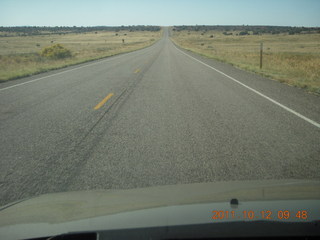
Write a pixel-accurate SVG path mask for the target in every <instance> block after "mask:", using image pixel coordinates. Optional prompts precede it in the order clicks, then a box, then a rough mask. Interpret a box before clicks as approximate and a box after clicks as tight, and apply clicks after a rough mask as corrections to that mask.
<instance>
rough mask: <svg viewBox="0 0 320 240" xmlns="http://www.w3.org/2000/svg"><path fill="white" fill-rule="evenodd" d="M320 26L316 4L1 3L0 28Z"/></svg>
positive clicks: (257, 0)
mask: <svg viewBox="0 0 320 240" xmlns="http://www.w3.org/2000/svg"><path fill="white" fill-rule="evenodd" d="M121 25H125V26H127V25H159V26H173V25H275V26H304V27H320V0H158V1H155V0H131V1H129V0H88V1H85V0H0V26H121Z"/></svg>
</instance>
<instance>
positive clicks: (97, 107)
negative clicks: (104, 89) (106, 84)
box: [94, 93, 113, 110]
mask: <svg viewBox="0 0 320 240" xmlns="http://www.w3.org/2000/svg"><path fill="white" fill-rule="evenodd" d="M112 96H113V93H110V94H108V96H106V97H105V98H104V99H103V100H102V101H101V102H99V103H98V104H97V106H95V107H94V110H98V109H99V108H101V107H102V106H103V104H105V103H106V102H107V101H108V100H109V99H110V98H111V97H112Z"/></svg>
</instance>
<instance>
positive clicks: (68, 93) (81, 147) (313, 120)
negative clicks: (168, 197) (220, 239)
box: [0, 29, 320, 205]
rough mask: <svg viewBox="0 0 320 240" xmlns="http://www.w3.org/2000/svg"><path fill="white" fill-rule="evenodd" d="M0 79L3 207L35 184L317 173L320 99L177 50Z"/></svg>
mask: <svg viewBox="0 0 320 240" xmlns="http://www.w3.org/2000/svg"><path fill="white" fill-rule="evenodd" d="M168 35H169V34H168V30H167V29H165V31H164V35H163V38H162V39H161V40H159V41H158V42H157V43H156V44H154V45H153V46H151V47H148V48H145V49H143V50H139V51H136V52H132V53H127V54H122V55H118V56H114V57H110V58H107V59H103V60H99V61H95V62H91V63H86V64H82V65H78V66H74V67H69V68H65V69H62V70H57V71H53V72H49V73H45V74H40V75H37V76H33V77H29V78H24V79H20V80H15V81H10V82H6V83H2V84H1V85H0V158H1V160H0V161H1V162H0V163H1V171H0V205H4V204H6V203H9V202H12V201H15V200H18V199H22V198H26V197H30V196H35V195H38V194H43V193H51V192H61V191H74V190H87V189H128V188H137V187H147V186H155V185H166V184H178V183H195V182H209V181H229V180H230V181H231V180H257V179H287V178H296V179H320V125H319V123H320V98H319V97H318V96H315V95H312V94H308V93H306V92H304V91H303V90H300V89H297V88H294V87H290V86H287V85H285V84H281V83H278V82H276V81H272V80H269V79H266V78H263V77H260V76H257V75H254V74H251V73H247V72H244V71H241V70H239V69H236V68H234V67H232V66H230V65H227V64H224V63H220V62H217V61H214V60H209V59H205V58H202V57H200V56H197V55H195V54H192V53H190V52H187V51H184V50H181V49H179V48H177V47H175V45H174V44H173V43H172V42H171V40H170V38H169V36H168Z"/></svg>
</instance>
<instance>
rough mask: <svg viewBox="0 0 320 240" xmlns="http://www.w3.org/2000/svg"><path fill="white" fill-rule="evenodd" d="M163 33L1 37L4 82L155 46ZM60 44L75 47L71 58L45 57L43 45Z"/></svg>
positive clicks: (0, 74) (0, 72) (0, 69)
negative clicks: (43, 55) (42, 52)
mask: <svg viewBox="0 0 320 240" xmlns="http://www.w3.org/2000/svg"><path fill="white" fill-rule="evenodd" d="M161 34H162V31H158V32H150V31H141V32H138V31H135V32H130V31H119V32H113V31H99V32H96V33H95V32H87V33H79V34H76V33H70V34H65V35H63V34H61V35H59V34H55V35H35V36H12V37H0V81H6V80H10V79H15V78H19V77H24V76H29V75H32V74H35V73H40V72H45V71H49V70H52V69H58V68H61V67H65V66H69V65H73V64H77V63H82V62H86V61H90V60H94V59H99V58H104V57H108V56H112V55H116V54H119V53H125V52H130V51H134V50H137V49H141V48H144V47H147V46H150V45H152V44H153V43H154V42H155V41H157V40H158V39H159V38H160V37H161ZM122 39H124V42H123V40H122ZM58 43H59V44H61V45H63V46H64V47H65V48H67V49H69V50H71V53H72V57H71V58H65V59H59V60H57V59H56V60H54V59H48V58H45V57H41V55H40V53H41V51H42V49H43V48H45V47H48V46H51V45H53V44H58Z"/></svg>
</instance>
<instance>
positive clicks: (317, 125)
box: [174, 45, 320, 128]
mask: <svg viewBox="0 0 320 240" xmlns="http://www.w3.org/2000/svg"><path fill="white" fill-rule="evenodd" d="M174 47H175V48H176V49H177V50H178V51H180V52H181V53H183V54H184V55H186V56H188V57H189V58H192V59H193V60H195V61H197V62H199V63H201V64H203V65H205V66H206V67H208V68H211V69H213V70H214V71H216V72H218V73H220V74H222V75H223V76H225V77H227V78H229V79H231V80H232V81H234V82H236V83H238V84H240V85H241V86H243V87H245V88H247V89H249V90H251V91H252V92H254V93H256V94H258V95H260V96H261V97H263V98H265V99H267V100H269V101H270V102H272V103H274V104H276V105H278V106H279V107H281V108H283V109H285V110H287V111H288V112H290V113H292V114H294V115H296V116H297V117H299V118H301V119H303V120H305V121H307V122H308V123H311V124H312V125H314V126H316V127H318V128H320V124H319V123H317V122H315V121H313V120H311V119H309V118H307V117H305V116H303V115H302V114H300V113H298V112H296V111H294V110H292V109H291V108H288V107H286V106H284V105H282V104H281V103H279V102H277V101H276V100H273V99H272V98H269V97H268V96H266V95H264V94H262V93H261V92H259V91H257V90H255V89H253V88H251V87H249V86H247V85H245V84H243V83H242V82H240V81H238V80H237V79H235V78H233V77H231V76H229V75H227V74H225V73H224V72H221V71H220V70H218V69H216V68H214V67H211V66H210V65H208V64H206V63H204V62H202V61H200V60H198V59H196V58H194V57H192V56H190V55H189V54H187V53H185V52H183V51H181V50H180V49H179V48H177V47H176V46H175V45H174Z"/></svg>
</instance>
